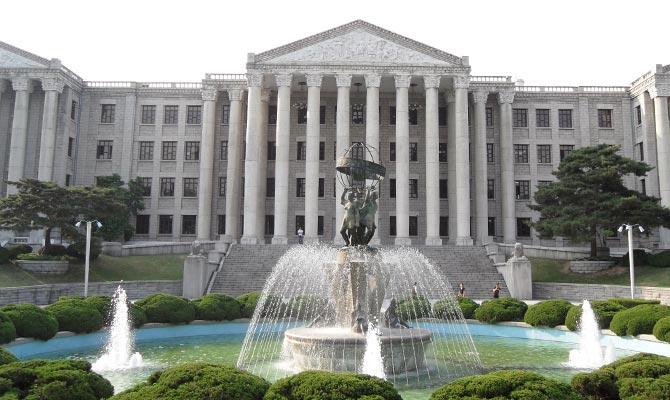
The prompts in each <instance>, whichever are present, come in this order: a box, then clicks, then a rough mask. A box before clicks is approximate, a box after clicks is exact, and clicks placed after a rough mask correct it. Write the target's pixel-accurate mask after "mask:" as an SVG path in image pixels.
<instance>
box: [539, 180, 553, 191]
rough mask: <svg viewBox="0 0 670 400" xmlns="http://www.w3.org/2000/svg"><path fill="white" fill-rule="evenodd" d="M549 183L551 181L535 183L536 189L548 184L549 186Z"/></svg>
mask: <svg viewBox="0 0 670 400" xmlns="http://www.w3.org/2000/svg"><path fill="white" fill-rule="evenodd" d="M550 183H551V181H537V188H538V189H539V188H541V187H542V186H546V185H548V184H550Z"/></svg>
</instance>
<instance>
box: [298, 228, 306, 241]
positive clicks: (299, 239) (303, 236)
mask: <svg viewBox="0 0 670 400" xmlns="http://www.w3.org/2000/svg"><path fill="white" fill-rule="evenodd" d="M304 238H305V231H303V230H302V226H299V227H298V243H300V244H302V242H303V240H304Z"/></svg>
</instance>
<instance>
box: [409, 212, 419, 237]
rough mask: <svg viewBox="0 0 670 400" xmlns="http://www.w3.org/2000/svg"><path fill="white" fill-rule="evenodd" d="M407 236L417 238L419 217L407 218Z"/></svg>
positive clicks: (411, 216)
mask: <svg viewBox="0 0 670 400" xmlns="http://www.w3.org/2000/svg"><path fill="white" fill-rule="evenodd" d="M409 235H410V236H419V217H417V216H416V215H410V216H409Z"/></svg>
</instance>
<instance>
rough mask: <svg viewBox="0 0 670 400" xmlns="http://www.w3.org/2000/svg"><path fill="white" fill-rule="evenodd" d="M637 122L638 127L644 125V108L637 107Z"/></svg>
mask: <svg viewBox="0 0 670 400" xmlns="http://www.w3.org/2000/svg"><path fill="white" fill-rule="evenodd" d="M635 121H636V122H637V124H638V125H640V124H642V107H640V106H636V107H635Z"/></svg>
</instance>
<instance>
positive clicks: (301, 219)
mask: <svg viewBox="0 0 670 400" xmlns="http://www.w3.org/2000/svg"><path fill="white" fill-rule="evenodd" d="M304 228H305V216H304V215H296V216H295V232H297V231H298V229H304Z"/></svg>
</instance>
